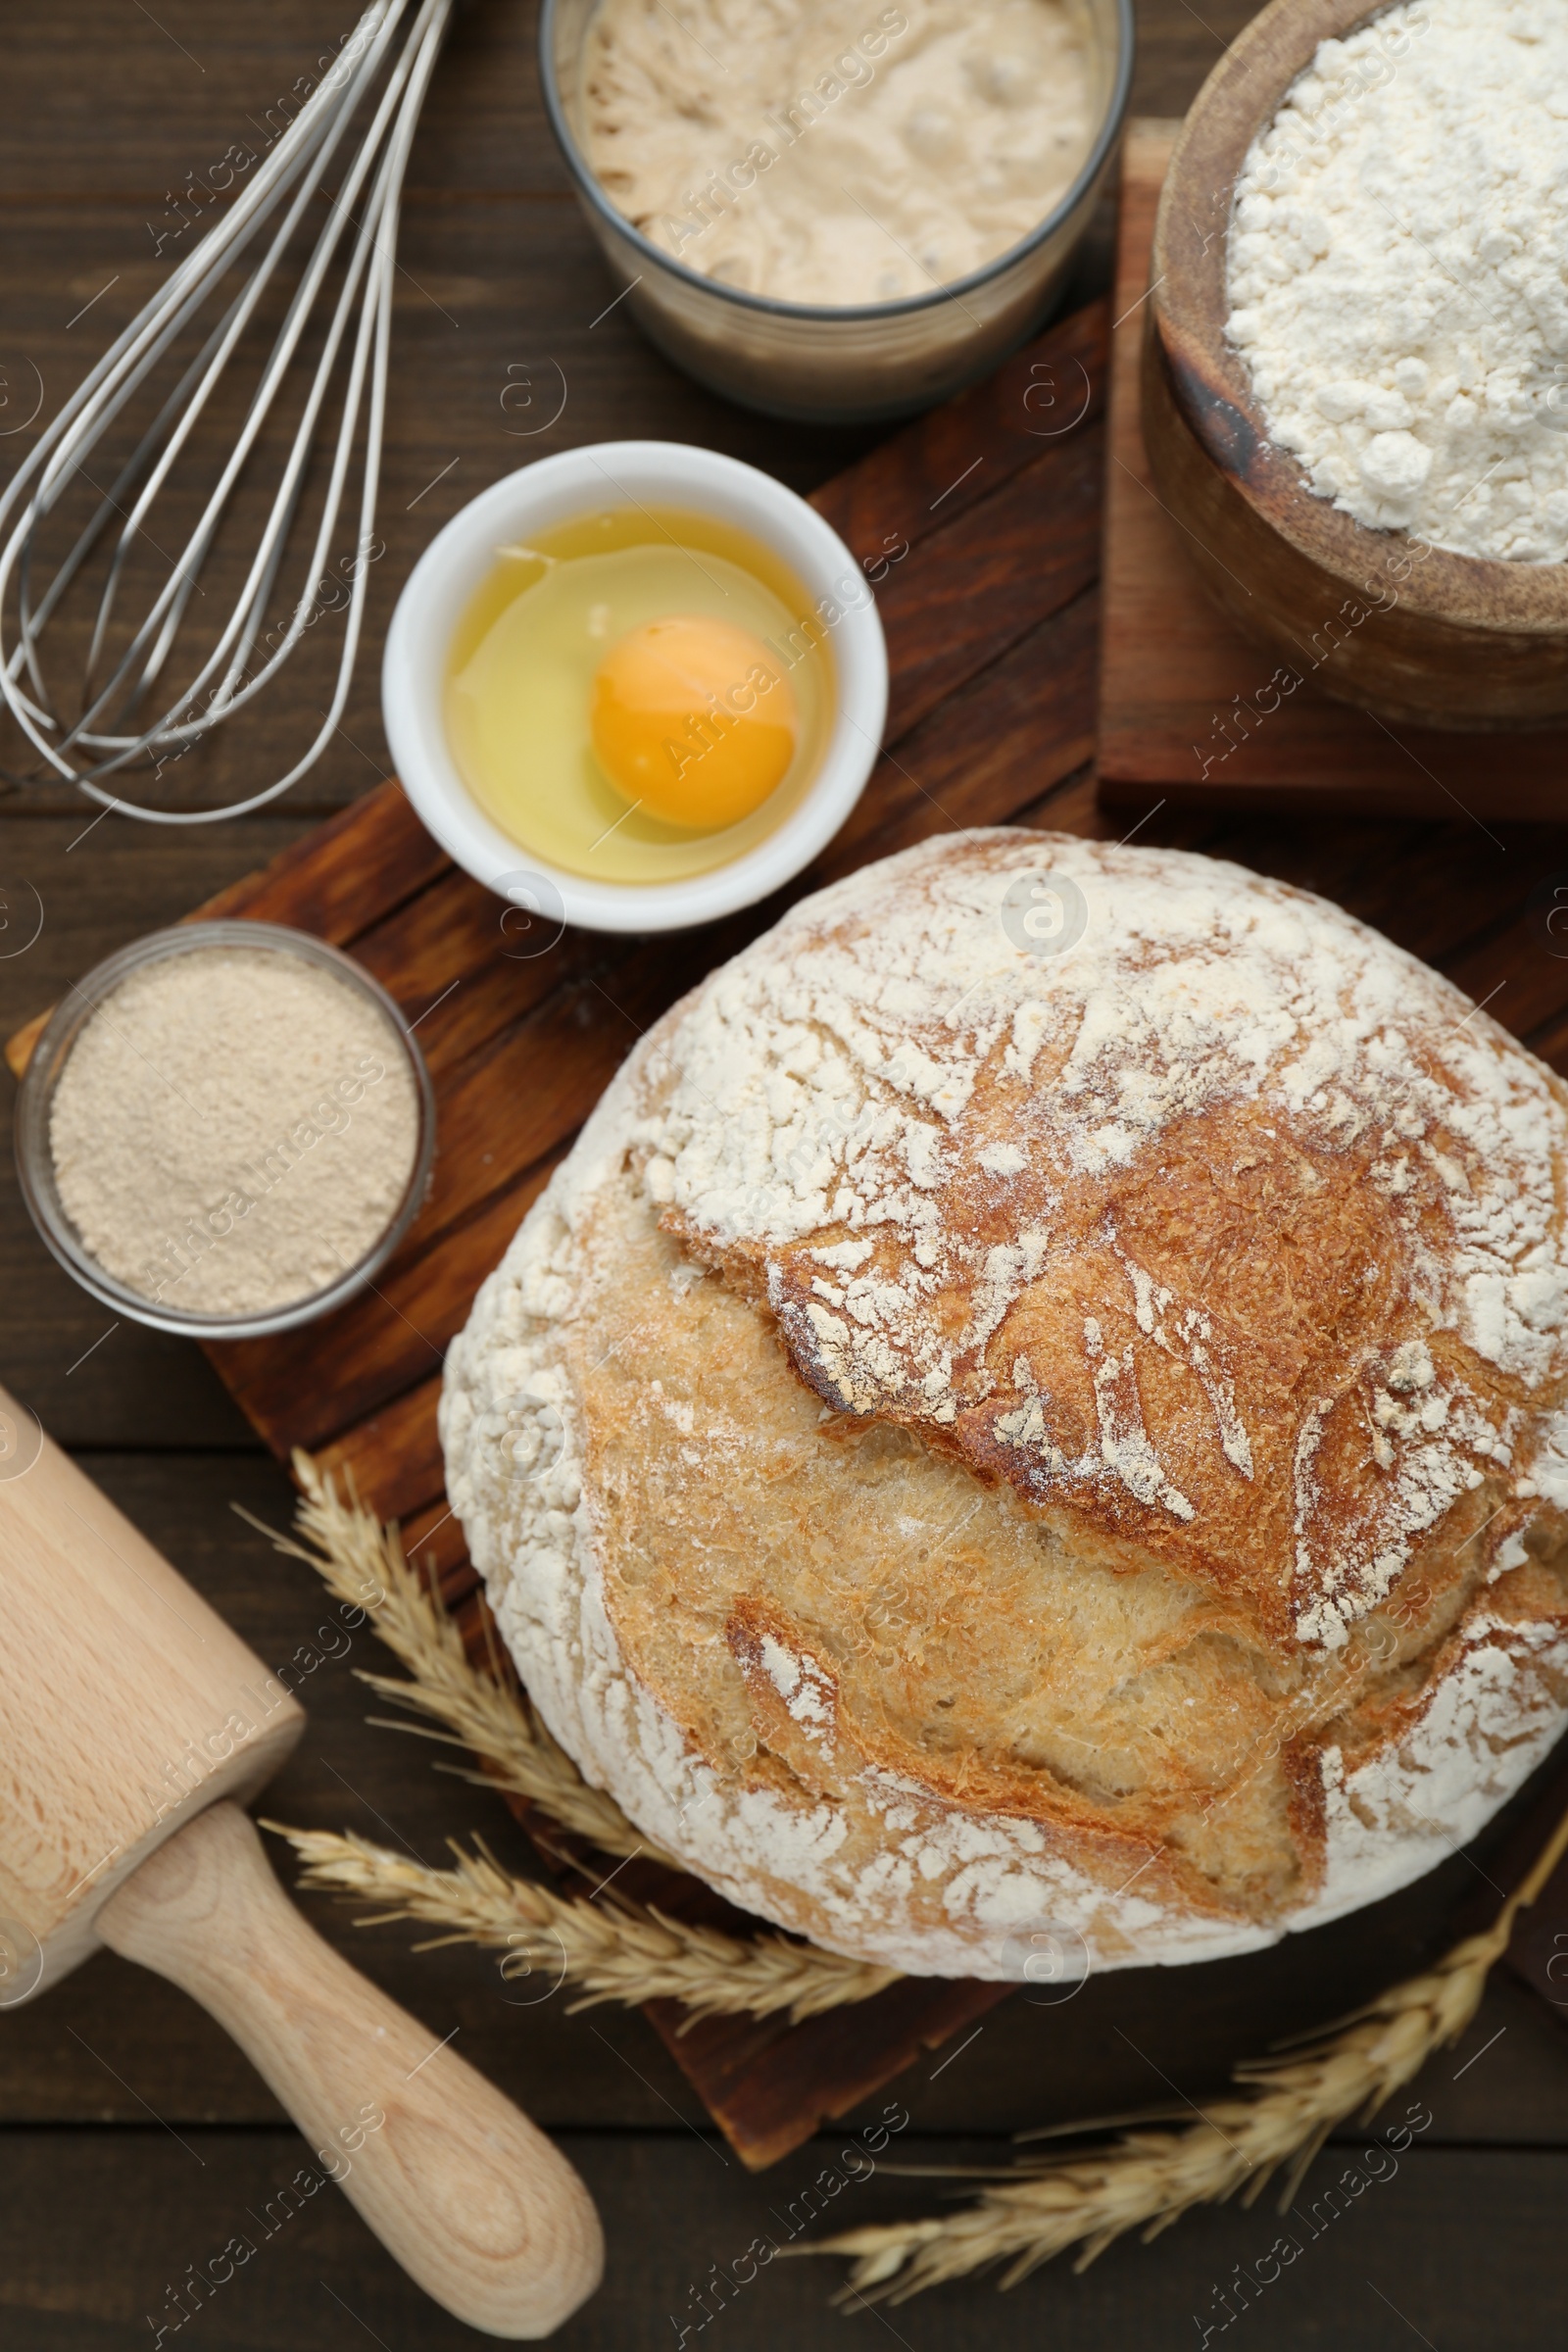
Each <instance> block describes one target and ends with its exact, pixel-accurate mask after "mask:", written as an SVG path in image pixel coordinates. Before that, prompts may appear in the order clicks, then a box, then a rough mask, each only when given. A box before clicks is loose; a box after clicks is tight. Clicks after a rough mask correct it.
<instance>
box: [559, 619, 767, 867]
mask: <svg viewBox="0 0 1568 2352" xmlns="http://www.w3.org/2000/svg"><path fill="white" fill-rule="evenodd" d="M589 727H590V732H591V734H592V736H593V746H594V750H595V751H596V752H597V753H598V755H599V761H600V765H601V766H602V767H603V768H604V771H605V773H606V775H607V776H608V777H609V778H610V781H611V782H612V784H613V785H614V787H615V790H616V791H617V792H619V793H621V794H623V795H624V797H625V798H626V799H627V800H628V801H630V802H631V803H632V804H633V805H634V807H637V808H640V809H646V810H647V811H648V813H649V815H650V816H657V817H661V818H662V820H663V821H664V823H665V824H670V825H687V826H691V827H693V828H696V827H703V828H706V829H707V830H709V831H717V830H718V829H719V828H720V827H722V826H724V825H734V824H738V823H739V822H740V820H741V818H742V817H743V816H750V814H751V812H752V810H753V809H760V807H761V805H762V803H763V802H764V801H765V800H766V799H767V797H768V794H769V793H770V792H772V791H774V790H775V789H776V788H777V786H778V785H779V784H781V783H782V782H783V780H784V777H785V774H786V773H787V771H788V768H789V764H790V761H791V760H793V759H794V757H795V745H796V740H797V737H798V735H799V733H800V719H799V714H798V712H797V710H796V705H795V693H794V689H793V688H792V687H791V685H790V682H789V680H788V678H787V677H786V676H785V675H784V673H783V670H782V668H781V666H780V663H779V662H778V659H777V657H776V656H775V655H773V654H771V653H770V652H769V650H768V648H767V647H766V646H765V645H763V643H762V641H761V639H760V637H754V636H753V635H752V633H751V631H750V630H749V629H740V628H736V627H735V626H734V624H733V623H732V622H730V621H727V620H713V619H710V618H709V617H708V616H707V615H706V614H698V613H675V614H672V615H671V616H670V617H669V618H668V619H667V620H650V621H645V622H644V623H643V625H642V627H641V628H637V629H631V630H629V631H628V632H627V634H626V635H625V636H624V637H622V638H620V639H618V640H617V642H616V643H615V644H614V645H613V646H612V647H611V648H610V651H609V652H608V653H607V654H606V656H605V658H604V660H603V661H602V662H600V664H599V667H598V669H597V670H596V671H595V672H594V686H593V702H592V707H591V710H590V712H589Z"/></svg>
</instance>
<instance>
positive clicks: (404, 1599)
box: [240, 1451, 680, 1870]
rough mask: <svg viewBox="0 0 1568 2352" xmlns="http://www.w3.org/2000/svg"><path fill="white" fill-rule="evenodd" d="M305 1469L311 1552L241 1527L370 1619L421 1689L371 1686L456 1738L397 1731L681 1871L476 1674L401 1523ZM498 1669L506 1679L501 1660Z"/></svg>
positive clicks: (513, 1690)
mask: <svg viewBox="0 0 1568 2352" xmlns="http://www.w3.org/2000/svg"><path fill="white" fill-rule="evenodd" d="M293 1468H294V1476H295V1478H296V1479H297V1480H298V1482H299V1486H300V1490H301V1494H302V1495H303V1500H302V1501H301V1503H300V1505H299V1510H298V1514H297V1518H296V1525H297V1526H298V1529H299V1532H300V1536H301V1537H302V1538H303V1539H304V1541H303V1542H296V1541H295V1540H294V1538H293V1537H290V1536H280V1535H278V1534H277V1533H276V1532H275V1531H274V1530H273V1529H271V1528H270V1527H265V1526H263V1524H262V1522H261V1521H260V1520H259V1519H255V1518H252V1516H251V1514H250V1513H249V1512H248V1511H243V1510H242V1511H241V1512H240V1516H241V1518H244V1519H248V1520H250V1524H251V1525H252V1526H253V1527H257V1528H260V1529H261V1532H262V1533H263V1534H264V1535H265V1536H267V1537H269V1538H270V1541H271V1543H272V1544H274V1545H275V1546H276V1548H277V1549H278V1550H279V1551H281V1552H286V1553H287V1554H288V1555H289V1556H290V1557H291V1558H293V1559H296V1560H304V1561H306V1562H307V1564H308V1565H309V1566H310V1567H312V1568H314V1569H315V1570H316V1573H317V1575H318V1576H319V1578H320V1579H321V1582H322V1583H323V1584H324V1585H325V1586H326V1589H327V1591H328V1592H329V1593H332V1595H333V1596H334V1598H336V1599H338V1600H342V1601H346V1602H347V1603H348V1604H349V1605H350V1606H351V1607H353V1608H357V1609H364V1610H365V1611H366V1613H367V1614H368V1617H369V1618H370V1620H371V1622H372V1624H373V1625H374V1627H375V1631H376V1633H377V1634H378V1635H379V1637H380V1639H381V1640H382V1641H383V1642H385V1643H386V1645H387V1647H388V1648H389V1649H390V1650H391V1651H392V1653H393V1655H394V1656H395V1657H396V1658H397V1659H398V1660H399V1662H400V1663H401V1664H402V1665H404V1666H406V1667H407V1669H408V1671H409V1673H410V1675H411V1676H412V1677H413V1680H412V1681H411V1682H407V1683H401V1682H395V1681H394V1680H393V1679H392V1677H391V1676H390V1675H382V1674H367V1673H365V1672H363V1671H361V1673H360V1680H361V1682H363V1683H366V1684H368V1686H369V1688H370V1689H371V1690H372V1691H375V1692H376V1694H377V1695H378V1696H379V1697H381V1698H384V1699H387V1700H389V1701H390V1702H391V1704H392V1705H393V1706H396V1707H403V1708H406V1709H407V1710H408V1711H409V1712H410V1713H411V1714H417V1715H423V1716H428V1717H429V1718H431V1720H432V1721H433V1722H435V1723H438V1724H440V1725H442V1726H443V1727H444V1730H443V1732H430V1731H428V1730H426V1729H425V1727H424V1726H423V1725H416V1724H408V1723H398V1724H392V1725H388V1726H387V1727H386V1728H388V1729H390V1730H395V1731H400V1732H415V1731H417V1732H420V1733H422V1736H423V1737H424V1738H426V1739H438V1740H441V1739H444V1740H445V1743H446V1744H448V1745H450V1746H453V1747H465V1748H467V1749H469V1750H470V1751H471V1752H472V1753H473V1754H474V1755H476V1756H478V1757H479V1758H480V1759H481V1760H482V1762H483V1764H484V1766H485V1771H484V1773H483V1774H482V1775H474V1776H471V1777H473V1778H475V1779H479V1780H481V1781H482V1782H483V1783H485V1784H489V1785H494V1786H496V1787H499V1788H501V1789H505V1790H506V1791H507V1792H508V1793H509V1794H510V1795H514V1796H521V1797H526V1798H527V1800H528V1802H529V1803H530V1804H535V1805H538V1806H540V1807H541V1808H542V1810H543V1811H545V1812H546V1813H548V1814H549V1815H550V1816H551V1818H552V1820H554V1821H557V1822H559V1823H560V1825H561V1827H562V1828H563V1829H564V1830H569V1831H571V1832H572V1833H573V1834H574V1835H575V1836H576V1837H579V1838H587V1839H588V1841H589V1842H590V1844H592V1845H596V1846H597V1847H598V1848H599V1850H600V1852H601V1853H604V1854H616V1855H620V1856H623V1857H625V1856H630V1855H632V1854H645V1855H648V1856H650V1857H651V1858H652V1859H653V1860H655V1861H659V1862H665V1863H668V1865H669V1867H670V1868H671V1869H674V1870H678V1869H679V1868H680V1865H679V1863H676V1862H671V1861H670V1859H669V1856H668V1855H666V1854H663V1853H661V1852H660V1851H659V1849H658V1848H657V1847H656V1846H654V1845H653V1844H652V1843H651V1842H650V1840H649V1839H648V1838H644V1837H643V1836H642V1835H641V1833H640V1832H639V1831H637V1830H634V1829H633V1827H632V1825H631V1823H630V1822H629V1821H628V1820H627V1819H626V1816H625V1814H624V1813H623V1812H622V1811H621V1809H620V1807H619V1806H618V1805H617V1804H616V1802H615V1800H614V1798H613V1796H609V1795H607V1794H606V1793H605V1791H604V1790H603V1789H590V1788H589V1786H588V1784H587V1782H586V1781H585V1780H584V1779H583V1777H582V1775H581V1773H580V1772H579V1771H578V1770H577V1767H576V1765H575V1764H574V1763H573V1762H572V1760H571V1758H570V1757H569V1756H568V1755H567V1754H566V1751H565V1749H564V1748H563V1747H561V1746H560V1745H558V1743H557V1742H556V1740H553V1739H552V1738H551V1736H550V1734H549V1732H548V1731H547V1730H546V1729H545V1727H544V1725H543V1724H542V1723H541V1722H540V1720H539V1717H538V1716H537V1714H536V1713H535V1712H534V1709H533V1706H532V1704H531V1702H530V1701H529V1698H528V1696H527V1693H526V1692H525V1691H521V1690H520V1689H519V1688H518V1687H517V1685H516V1683H515V1681H512V1680H503V1678H502V1674H501V1672H500V1671H498V1672H496V1673H494V1674H488V1675H486V1674H478V1673H476V1672H475V1671H474V1669H473V1667H472V1666H471V1665H470V1664H469V1662H468V1656H467V1652H466V1649H465V1648H464V1645H463V1636H462V1634H461V1633H460V1632H459V1631H458V1628H457V1627H456V1626H455V1625H454V1624H453V1622H452V1619H451V1618H450V1617H449V1616H448V1614H447V1612H446V1610H445V1609H444V1608H443V1607H442V1605H441V1602H440V1600H439V1598H438V1597H437V1595H436V1594H435V1593H432V1592H431V1591H430V1590H429V1588H428V1587H427V1586H426V1585H425V1583H424V1580H423V1579H422V1578H421V1577H419V1576H417V1574H416V1573H415V1571H414V1570H413V1569H412V1568H411V1567H410V1566H409V1563H408V1560H407V1558H406V1557H405V1554H404V1550H403V1538H402V1535H401V1533H400V1531H399V1529H398V1525H397V1522H396V1521H395V1520H389V1521H388V1522H387V1523H386V1524H385V1525H384V1526H383V1525H382V1523H381V1521H380V1520H379V1519H377V1517H376V1516H375V1513H374V1512H373V1511H370V1510H368V1509H367V1508H366V1506H365V1505H364V1503H362V1502H361V1501H360V1499H359V1496H358V1495H356V1494H355V1493H354V1491H353V1486H352V1482H351V1483H350V1487H349V1492H348V1494H347V1495H346V1496H344V1495H339V1493H338V1490H337V1487H336V1484H335V1483H334V1481H333V1480H332V1479H331V1478H329V1477H327V1476H325V1475H324V1474H323V1473H322V1471H321V1470H320V1469H319V1467H318V1465H317V1464H316V1463H315V1462H314V1461H313V1460H312V1459H311V1457H310V1455H309V1454H308V1453H305V1452H300V1451H297V1452H296V1453H295V1455H294V1462H293ZM495 1663H496V1666H497V1668H498V1669H499V1668H500V1664H501V1662H500V1660H499V1659H497V1660H496V1661H495Z"/></svg>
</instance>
